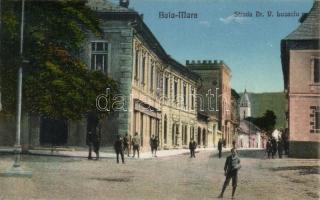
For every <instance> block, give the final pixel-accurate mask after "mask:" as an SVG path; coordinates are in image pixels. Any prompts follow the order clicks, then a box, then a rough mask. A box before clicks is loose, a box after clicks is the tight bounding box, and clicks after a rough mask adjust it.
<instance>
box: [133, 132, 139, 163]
mask: <svg viewBox="0 0 320 200" xmlns="http://www.w3.org/2000/svg"><path fill="white" fill-rule="evenodd" d="M140 141H141V140H140V136H139V135H138V133H137V132H136V133H135V134H134V136H133V138H132V145H133V147H132V148H133V156H132V157H133V158H134V157H135V155H136V151H137V152H138V158H139V151H140Z"/></svg>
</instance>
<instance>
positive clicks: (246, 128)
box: [238, 119, 261, 134]
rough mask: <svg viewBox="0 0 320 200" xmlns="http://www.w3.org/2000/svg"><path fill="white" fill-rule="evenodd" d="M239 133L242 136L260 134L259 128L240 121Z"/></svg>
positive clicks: (246, 121) (245, 121)
mask: <svg viewBox="0 0 320 200" xmlns="http://www.w3.org/2000/svg"><path fill="white" fill-rule="evenodd" d="M238 130H239V132H240V133H242V134H256V133H258V132H261V130H260V128H259V127H257V126H256V125H254V124H253V123H252V122H250V121H248V120H245V119H243V120H240V125H239V129H238Z"/></svg>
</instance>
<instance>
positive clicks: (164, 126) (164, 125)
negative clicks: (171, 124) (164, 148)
mask: <svg viewBox="0 0 320 200" xmlns="http://www.w3.org/2000/svg"><path fill="white" fill-rule="evenodd" d="M167 123H168V122H167V115H165V116H164V124H163V129H164V130H163V139H164V143H165V144H167V126H168V125H167Z"/></svg>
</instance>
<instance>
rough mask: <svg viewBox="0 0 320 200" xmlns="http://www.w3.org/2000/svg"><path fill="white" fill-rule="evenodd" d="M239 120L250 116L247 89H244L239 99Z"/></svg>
mask: <svg viewBox="0 0 320 200" xmlns="http://www.w3.org/2000/svg"><path fill="white" fill-rule="evenodd" d="M239 111H240V120H243V119H245V118H247V117H251V103H250V99H249V95H248V93H247V90H246V89H245V90H244V93H243V95H242V97H241V100H240V109H239Z"/></svg>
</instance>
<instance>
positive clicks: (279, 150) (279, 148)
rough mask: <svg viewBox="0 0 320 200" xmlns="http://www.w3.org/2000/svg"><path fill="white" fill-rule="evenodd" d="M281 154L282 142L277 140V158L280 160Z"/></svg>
mask: <svg viewBox="0 0 320 200" xmlns="http://www.w3.org/2000/svg"><path fill="white" fill-rule="evenodd" d="M282 152H283V142H282V140H281V139H279V140H278V155H279V158H282Z"/></svg>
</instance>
